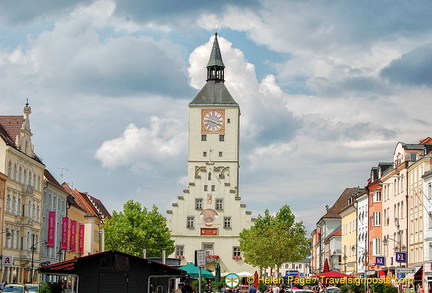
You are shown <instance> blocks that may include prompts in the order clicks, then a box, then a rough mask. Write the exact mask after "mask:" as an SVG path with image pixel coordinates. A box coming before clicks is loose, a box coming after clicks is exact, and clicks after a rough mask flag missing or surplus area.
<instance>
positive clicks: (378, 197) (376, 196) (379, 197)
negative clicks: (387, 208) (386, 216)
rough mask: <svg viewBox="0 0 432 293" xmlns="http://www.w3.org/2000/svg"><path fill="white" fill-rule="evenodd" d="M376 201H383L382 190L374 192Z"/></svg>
mask: <svg viewBox="0 0 432 293" xmlns="http://www.w3.org/2000/svg"><path fill="white" fill-rule="evenodd" d="M374 202H381V191H375V192H374Z"/></svg>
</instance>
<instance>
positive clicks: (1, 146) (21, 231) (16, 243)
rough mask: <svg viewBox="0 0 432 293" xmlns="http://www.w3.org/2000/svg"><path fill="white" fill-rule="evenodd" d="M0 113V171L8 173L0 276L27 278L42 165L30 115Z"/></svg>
mask: <svg viewBox="0 0 432 293" xmlns="http://www.w3.org/2000/svg"><path fill="white" fill-rule="evenodd" d="M30 113H31V108H30V106H29V105H28V103H27V104H26V106H25V107H24V115H20V116H0V133H1V138H2V139H0V172H2V173H4V174H6V175H7V176H8V179H7V182H6V194H5V200H4V207H3V211H4V226H3V228H4V229H5V231H7V232H8V233H3V234H2V236H3V255H2V266H3V271H2V279H3V280H5V281H7V282H8V283H12V282H25V281H27V282H28V281H30V279H31V277H32V276H34V272H33V270H32V269H34V268H36V267H38V266H39V259H40V247H41V246H42V242H43V241H42V239H41V237H40V234H41V207H42V178H43V173H44V169H45V165H44V164H43V163H42V161H41V160H40V159H39V158H38V157H37V156H36V155H35V153H34V152H33V145H32V142H31V137H32V133H31V130H30V120H29V116H30Z"/></svg>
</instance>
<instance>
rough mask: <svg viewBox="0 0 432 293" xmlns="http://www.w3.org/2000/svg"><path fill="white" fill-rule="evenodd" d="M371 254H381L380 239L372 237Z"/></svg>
mask: <svg viewBox="0 0 432 293" xmlns="http://www.w3.org/2000/svg"><path fill="white" fill-rule="evenodd" d="M372 254H373V255H381V239H380V238H374V239H373V240H372Z"/></svg>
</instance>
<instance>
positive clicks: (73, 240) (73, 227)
mask: <svg viewBox="0 0 432 293" xmlns="http://www.w3.org/2000/svg"><path fill="white" fill-rule="evenodd" d="M76 232H77V221H74V220H72V221H71V227H70V250H71V251H72V252H76Z"/></svg>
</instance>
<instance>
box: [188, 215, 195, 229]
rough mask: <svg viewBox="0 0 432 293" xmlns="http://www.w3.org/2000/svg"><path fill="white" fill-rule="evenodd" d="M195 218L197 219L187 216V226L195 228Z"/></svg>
mask: <svg viewBox="0 0 432 293" xmlns="http://www.w3.org/2000/svg"><path fill="white" fill-rule="evenodd" d="M194 220H195V219H194V217H187V220H186V228H193V227H194V226H195V225H194V224H195V223H194V222H195V221H194Z"/></svg>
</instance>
